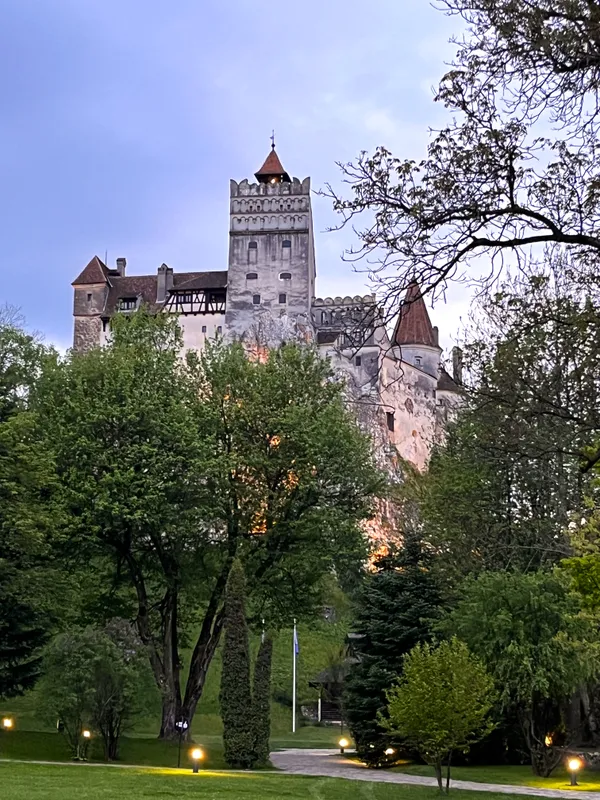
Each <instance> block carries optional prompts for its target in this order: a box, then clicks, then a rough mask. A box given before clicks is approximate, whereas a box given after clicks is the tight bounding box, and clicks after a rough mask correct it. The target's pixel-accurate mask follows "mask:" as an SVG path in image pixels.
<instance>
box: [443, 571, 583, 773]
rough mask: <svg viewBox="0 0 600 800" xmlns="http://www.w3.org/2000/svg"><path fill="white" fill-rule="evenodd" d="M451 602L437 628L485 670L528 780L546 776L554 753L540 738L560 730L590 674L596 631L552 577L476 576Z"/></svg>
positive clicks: (572, 597) (576, 601)
mask: <svg viewBox="0 0 600 800" xmlns="http://www.w3.org/2000/svg"><path fill="white" fill-rule="evenodd" d="M459 597H460V599H459V600H458V602H457V604H456V607H455V608H454V609H453V611H452V612H451V613H450V615H449V616H448V618H447V619H446V620H444V622H443V623H442V625H441V628H442V630H443V631H445V632H447V633H449V634H456V636H458V637H460V638H461V639H462V640H463V641H464V642H466V643H467V645H468V647H469V649H470V650H471V652H473V653H474V654H475V655H476V656H478V657H479V658H481V659H482V660H483V662H484V663H485V664H486V665H487V668H488V669H489V671H490V674H491V675H493V677H494V679H495V681H496V685H497V688H498V692H499V700H500V705H501V709H502V710H503V711H505V712H508V711H515V713H516V715H517V717H518V719H519V722H520V726H521V731H522V735H523V739H524V742H525V744H526V746H527V749H528V751H529V753H530V756H531V765H532V768H533V771H534V773H535V774H536V775H544V776H547V775H549V774H550V772H551V771H552V769H553V768H554V767H555V766H556V764H557V763H558V761H559V760H560V758H561V753H560V752H557V751H555V750H554V749H553V748H551V747H549V746H548V745H547V743H546V737H547V736H552V734H553V733H554V732H555V731H557V730H560V729H561V728H563V729H564V728H566V727H567V720H565V719H564V718H561V703H562V704H564V702H565V701H568V700H569V699H570V697H571V696H572V694H573V692H575V690H576V689H577V688H578V686H579V685H580V684H581V683H583V682H585V681H587V680H589V679H591V678H592V677H594V676H595V675H597V673H598V654H599V642H598V631H597V626H596V624H595V622H594V620H593V619H591V618H590V617H589V616H587V615H585V614H582V612H581V605H580V598H578V597H577V596H576V595H574V594H571V593H569V591H568V589H567V587H566V585H565V581H564V580H562V579H561V577H560V576H559V575H556V574H553V573H544V572H537V573H536V572H534V573H530V574H521V573H510V572H498V573H482V574H481V575H480V576H479V577H478V578H477V579H474V580H469V581H467V582H466V583H465V584H464V585H463V586H462V587H461V590H460V593H459ZM567 737H568V732H567Z"/></svg>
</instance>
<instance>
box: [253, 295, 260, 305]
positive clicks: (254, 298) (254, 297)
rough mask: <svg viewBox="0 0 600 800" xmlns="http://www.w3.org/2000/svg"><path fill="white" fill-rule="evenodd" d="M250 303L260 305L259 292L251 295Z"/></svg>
mask: <svg viewBox="0 0 600 800" xmlns="http://www.w3.org/2000/svg"><path fill="white" fill-rule="evenodd" d="M252 303H253V304H254V305H255V306H259V305H260V295H259V294H253V295H252Z"/></svg>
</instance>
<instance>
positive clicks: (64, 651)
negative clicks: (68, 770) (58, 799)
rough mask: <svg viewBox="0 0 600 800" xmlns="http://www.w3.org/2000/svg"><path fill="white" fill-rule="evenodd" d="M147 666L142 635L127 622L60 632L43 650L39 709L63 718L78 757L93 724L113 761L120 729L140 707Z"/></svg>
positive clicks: (49, 717)
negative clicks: (141, 688) (142, 650)
mask: <svg viewBox="0 0 600 800" xmlns="http://www.w3.org/2000/svg"><path fill="white" fill-rule="evenodd" d="M147 670H148V665H147V658H146V656H145V653H142V652H141V645H140V642H139V639H137V637H135V635H133V632H132V631H131V629H128V628H127V624H126V623H124V622H120V623H119V622H118V621H114V622H113V623H112V624H111V625H110V626H109V627H108V628H107V630H106V631H101V630H97V629H94V628H85V629H84V630H80V631H73V632H70V633H62V634H59V635H58V636H57V637H55V639H54V640H53V641H52V642H51V643H50V644H49V645H48V647H47V648H46V651H45V654H44V659H43V677H42V678H41V680H40V692H39V694H38V698H39V712H40V714H41V715H42V716H43V717H45V718H46V719H47V720H48V722H50V723H52V724H54V723H55V722H57V720H58V721H59V722H60V723H61V729H62V731H63V733H64V735H65V737H66V739H67V741H68V743H69V746H70V748H71V751H72V753H73V756H74V757H75V758H82V757H85V753H86V750H87V745H88V742H87V741H86V739H85V738H84V736H83V731H84V730H85V729H91V730H93V731H96V732H98V733H99V734H100V735H101V736H102V740H103V743H104V756H105V758H106V760H107V761H114V760H115V759H116V758H117V757H118V746H119V738H120V736H121V733H122V732H123V730H124V728H125V727H126V726H127V724H129V723H131V721H132V719H133V717H134V716H135V715H136V713H139V712H140V711H141V705H140V703H139V698H140V685H143V684H144V682H145V681H147V679H146V673H147Z"/></svg>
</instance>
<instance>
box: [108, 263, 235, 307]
mask: <svg viewBox="0 0 600 800" xmlns="http://www.w3.org/2000/svg"><path fill="white" fill-rule="evenodd" d="M157 283H158V282H157V276H156V275H128V276H127V277H122V278H121V277H118V276H116V277H115V276H113V275H111V278H110V291H109V293H108V299H107V301H106V308H105V313H106V314H107V315H111V314H114V313H115V312H116V311H117V310H118V308H119V300H122V299H123V298H125V297H141V301H142V303H143V304H144V305H145V306H147V307H148V308H149V309H150V310H151V311H155V310H157V309H159V308H161V307H162V303H160V304H157V302H156V293H157ZM225 286H227V270H213V271H212V272H180V273H179V274H178V273H173V289H221V288H224V287H225Z"/></svg>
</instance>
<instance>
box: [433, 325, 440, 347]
mask: <svg viewBox="0 0 600 800" xmlns="http://www.w3.org/2000/svg"><path fill="white" fill-rule="evenodd" d="M433 341H434V342H435V346H436V347H439V346H440V329H439V328H438V326H437V325H434V326H433Z"/></svg>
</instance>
